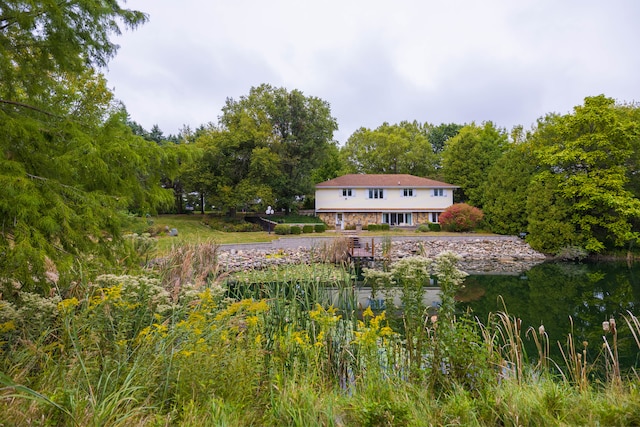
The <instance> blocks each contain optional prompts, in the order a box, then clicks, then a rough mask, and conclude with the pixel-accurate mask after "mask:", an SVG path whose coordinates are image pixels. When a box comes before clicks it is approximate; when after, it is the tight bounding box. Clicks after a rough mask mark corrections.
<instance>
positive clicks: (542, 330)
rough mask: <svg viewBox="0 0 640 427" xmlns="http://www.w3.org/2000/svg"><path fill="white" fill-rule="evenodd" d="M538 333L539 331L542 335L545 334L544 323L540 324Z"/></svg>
mask: <svg viewBox="0 0 640 427" xmlns="http://www.w3.org/2000/svg"><path fill="white" fill-rule="evenodd" d="M538 333H539V334H540V335H544V325H540V326H539V327H538Z"/></svg>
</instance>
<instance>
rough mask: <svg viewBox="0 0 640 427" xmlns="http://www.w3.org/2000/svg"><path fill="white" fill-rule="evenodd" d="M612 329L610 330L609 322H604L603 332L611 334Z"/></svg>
mask: <svg viewBox="0 0 640 427" xmlns="http://www.w3.org/2000/svg"><path fill="white" fill-rule="evenodd" d="M610 329H611V328H610V326H609V322H608V321H606V320H605V321H604V322H602V330H603V331H605V332H609V330H610Z"/></svg>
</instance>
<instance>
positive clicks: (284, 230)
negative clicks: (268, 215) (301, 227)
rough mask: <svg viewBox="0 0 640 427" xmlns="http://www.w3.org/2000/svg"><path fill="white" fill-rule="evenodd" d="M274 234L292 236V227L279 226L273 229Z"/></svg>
mask: <svg viewBox="0 0 640 427" xmlns="http://www.w3.org/2000/svg"><path fill="white" fill-rule="evenodd" d="M273 232H274V233H276V234H280V235H284V234H291V226H289V225H286V224H278V225H276V226H275V228H274V229H273Z"/></svg>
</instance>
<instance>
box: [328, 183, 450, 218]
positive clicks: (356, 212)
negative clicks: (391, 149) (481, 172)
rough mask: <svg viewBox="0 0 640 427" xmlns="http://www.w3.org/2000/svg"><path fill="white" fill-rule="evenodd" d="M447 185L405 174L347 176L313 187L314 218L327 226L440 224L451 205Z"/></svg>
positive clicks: (448, 186)
mask: <svg viewBox="0 0 640 427" xmlns="http://www.w3.org/2000/svg"><path fill="white" fill-rule="evenodd" d="M455 188H458V187H457V186H455V185H452V184H447V183H446V182H440V181H435V180H433V179H429V178H421V177H417V176H413V175H407V174H386V175H383V174H379V175H373V174H372V175H365V174H350V175H343V176H340V177H338V178H334V179H330V180H329V181H325V182H321V183H320V184H317V185H316V215H317V216H318V217H319V218H320V219H322V220H323V221H324V222H326V223H327V224H328V225H329V226H331V225H335V227H336V229H343V230H344V229H347V228H353V227H357V226H362V227H365V228H366V227H367V226H368V225H369V224H389V225H390V226H399V227H402V226H414V225H418V224H425V223H428V222H434V223H437V222H439V216H440V213H442V212H443V211H444V210H445V209H446V208H448V207H449V206H451V205H452V204H453V190H454V189H455Z"/></svg>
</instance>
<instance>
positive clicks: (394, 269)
mask: <svg viewBox="0 0 640 427" xmlns="http://www.w3.org/2000/svg"><path fill="white" fill-rule="evenodd" d="M216 250H217V249H216V247H215V245H206V244H205V245H194V246H190V247H185V248H182V250H180V251H176V252H175V253H173V254H172V255H171V256H170V257H169V258H168V260H169V261H168V262H167V263H166V264H162V265H161V266H160V267H159V268H158V269H157V270H155V271H153V272H149V275H148V276H115V275H104V276H100V277H99V278H97V279H96V280H95V281H93V282H91V283H84V284H83V285H82V286H78V288H77V289H76V294H74V297H73V298H66V299H63V298H61V297H59V298H58V299H56V300H55V301H57V302H56V303H55V304H53V305H51V304H50V302H49V305H44V304H45V302H43V301H41V300H39V299H37V298H31V299H29V298H25V299H24V301H25V303H28V304H32V305H33V307H31V309H30V310H26V309H23V308H24V307H22V308H21V309H14V310H13V311H12V310H10V308H11V307H10V306H9V305H7V304H6V303H5V304H0V341H2V343H1V344H0V349H1V353H0V372H2V374H0V425H16V426H22V425H25V426H26V425H81V426H85V425H86V426H120V425H122V426H125V425H126V426H130V425H131V426H164V425H183V426H195V425H198V426H202V425H216V426H218V425H222V426H224V425H228V426H244V425H246V426H249V425H266V426H280V425H291V426H424V425H482V426H484V425H486V426H493V425H505V426H507V425H508V426H510V425H513V426H515V425H637V424H638V423H640V403H638V402H640V399H639V397H640V396H639V394H638V393H639V392H638V391H637V390H638V389H639V388H638V385H639V384H640V380H639V379H638V376H637V375H633V374H631V375H625V373H624V372H621V370H620V366H619V364H617V365H616V363H617V359H616V358H617V354H616V351H617V350H616V349H617V346H618V342H617V339H616V336H615V335H614V334H613V330H612V329H611V322H610V321H609V332H608V333H607V334H604V336H605V351H606V354H607V355H608V359H607V360H608V361H609V362H608V363H609V366H610V371H609V373H610V374H609V375H607V376H605V377H603V378H602V379H598V380H596V379H594V377H593V376H591V375H589V374H588V373H589V370H590V369H592V367H593V365H594V364H593V361H589V363H587V360H586V353H585V352H583V350H581V349H580V346H579V345H576V343H574V342H573V340H574V339H573V334H572V333H570V334H569V335H568V340H567V343H566V344H564V347H563V349H564V352H563V354H564V365H565V366H564V369H562V370H560V369H559V365H558V364H556V363H555V362H553V361H551V360H550V358H549V346H550V343H549V339H548V336H547V335H546V334H545V333H544V330H543V329H541V328H538V329H533V328H532V327H529V328H527V327H526V326H524V325H522V323H521V321H520V320H519V319H517V318H515V317H513V316H511V315H509V314H508V313H507V311H506V307H505V310H504V312H499V313H496V314H494V315H492V316H491V317H490V318H489V319H488V321H487V322H486V324H483V323H481V322H480V321H478V319H475V318H474V317H473V314H472V313H460V312H458V311H457V307H456V304H455V299H454V298H455V293H456V291H457V289H459V287H460V286H461V283H462V282H461V280H462V277H463V275H462V274H461V272H460V271H458V270H457V269H456V268H455V262H456V259H455V257H454V256H452V255H451V254H444V255H443V256H440V257H438V258H436V259H434V260H426V259H423V258H419V257H418V258H411V259H405V260H403V261H401V262H399V263H397V264H394V265H390V266H389V271H387V272H384V274H382V273H380V272H378V274H377V275H376V274H373V273H371V274H370V275H369V276H368V277H369V278H371V280H373V281H375V282H376V283H377V286H378V288H377V290H378V291H379V292H381V293H383V294H385V297H387V296H388V295H387V293H388V294H391V293H396V292H399V293H400V298H399V300H400V301H401V304H402V306H401V307H395V306H392V305H391V302H392V301H394V300H395V299H394V298H386V301H387V306H386V308H385V310H375V311H374V310H372V309H371V308H369V307H358V305H357V300H356V298H355V290H356V283H354V282H353V280H352V274H351V272H349V271H345V272H344V274H338V275H335V276H333V277H334V279H333V281H332V282H331V283H330V286H327V285H326V283H325V284H323V283H324V280H325V279H326V276H322V275H321V274H318V277H314V272H315V271H317V272H318V273H320V270H321V269H317V270H315V267H314V266H306V267H300V269H299V270H296V271H295V274H294V273H292V271H290V270H286V269H282V270H278V269H274V270H272V271H270V272H267V273H268V274H266V275H264V276H260V275H254V276H251V280H250V281H249V280H247V281H246V282H245V283H247V286H246V288H244V289H243V288H236V291H237V292H236V293H231V292H230V286H231V285H230V284H229V283H231V282H230V281H228V279H231V278H230V277H228V276H225V275H224V272H223V269H222V268H221V266H219V265H218V264H217V256H216V253H217V252H216ZM305 268H306V269H308V270H306V272H305V270H304V269H305ZM150 276H152V277H150ZM305 276H306V277H305ZM432 276H435V277H436V278H437V282H438V283H439V284H440V285H441V290H442V295H441V297H442V304H441V306H440V307H439V309H438V310H437V311H435V312H434V311H433V308H431V307H427V306H425V305H424V303H423V302H422V299H421V292H422V291H423V290H424V287H426V286H429V285H430V278H431V277H432ZM247 277H249V276H247ZM260 277H262V279H260ZM320 277H322V280H320ZM317 279H318V280H317ZM234 280H236V281H237V280H238V278H237V277H236V278H234ZM249 282H251V283H250V285H251V286H249ZM81 291H83V292H84V294H81V293H80V292H81ZM39 304H40V305H41V306H40V305H39ZM38 307H41V308H40V309H39V311H40V312H41V313H42V316H41V317H40V318H39V319H40V320H39V323H38V325H32V326H30V327H26V325H27V322H26V321H25V320H26V319H20V318H19V316H20V313H23V314H26V313H36V312H38ZM45 307H48V308H46V309H45ZM14 308H15V307H14ZM8 316H9V317H10V316H15V318H14V319H8ZM624 319H625V322H620V324H619V325H616V327H617V328H621V327H628V328H630V329H631V331H632V335H633V336H634V338H635V341H636V344H638V347H639V348H640V322H639V321H638V319H637V318H636V317H635V316H634V315H633V314H632V313H628V315H627V316H625V317H624ZM23 326H24V327H23ZM616 330H617V329H616ZM524 339H533V340H534V342H535V343H536V348H537V354H536V355H534V356H535V357H537V363H532V361H530V360H529V357H528V355H527V354H526V353H525V350H524V345H523V340H524ZM560 372H563V375H564V376H562V375H560Z"/></svg>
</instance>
